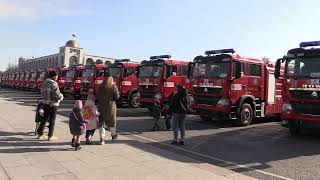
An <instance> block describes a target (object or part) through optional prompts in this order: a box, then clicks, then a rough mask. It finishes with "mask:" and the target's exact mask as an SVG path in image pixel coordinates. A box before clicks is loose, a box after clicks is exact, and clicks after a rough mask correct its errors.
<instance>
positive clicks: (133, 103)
mask: <svg viewBox="0 0 320 180" xmlns="http://www.w3.org/2000/svg"><path fill="white" fill-rule="evenodd" d="M129 105H130V107H132V108H138V107H139V101H138V94H137V93H132V94H131V96H130V98H129Z"/></svg>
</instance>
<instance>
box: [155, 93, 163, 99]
mask: <svg viewBox="0 0 320 180" xmlns="http://www.w3.org/2000/svg"><path fill="white" fill-rule="evenodd" d="M154 98H156V99H162V95H161V94H160V93H157V94H156V95H154Z"/></svg>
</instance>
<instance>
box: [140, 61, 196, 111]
mask: <svg viewBox="0 0 320 180" xmlns="http://www.w3.org/2000/svg"><path fill="white" fill-rule="evenodd" d="M170 58H171V56H170V55H160V56H151V57H150V60H144V61H142V62H141V64H140V65H139V66H138V72H137V73H138V91H139V94H138V100H139V102H140V104H141V106H142V107H148V109H149V110H151V109H152V106H153V103H154V99H155V98H156V99H158V100H159V101H160V104H161V105H162V106H163V105H165V104H168V103H169V102H170V99H171V96H172V95H173V94H174V93H175V92H176V90H177V88H176V84H180V85H182V86H184V87H185V88H186V89H187V90H188V91H189V90H190V79H189V78H188V77H187V75H188V64H189V62H187V61H184V60H173V59H170Z"/></svg>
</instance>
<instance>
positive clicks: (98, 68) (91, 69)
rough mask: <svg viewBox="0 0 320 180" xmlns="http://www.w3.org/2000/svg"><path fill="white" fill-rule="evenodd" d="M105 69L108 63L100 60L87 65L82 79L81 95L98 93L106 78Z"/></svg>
mask: <svg viewBox="0 0 320 180" xmlns="http://www.w3.org/2000/svg"><path fill="white" fill-rule="evenodd" d="M105 69H106V65H104V64H103V63H100V62H97V63H96V64H90V65H85V67H84V69H83V73H82V80H81V92H80V94H81V96H87V95H88V94H89V93H92V94H95V93H96V91H97V89H98V87H99V86H100V84H101V83H102V82H103V80H104V72H105Z"/></svg>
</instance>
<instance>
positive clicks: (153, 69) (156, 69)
mask: <svg viewBox="0 0 320 180" xmlns="http://www.w3.org/2000/svg"><path fill="white" fill-rule="evenodd" d="M162 70H163V67H162V66H141V67H140V74H139V76H140V78H152V77H160V75H161V74H162Z"/></svg>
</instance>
